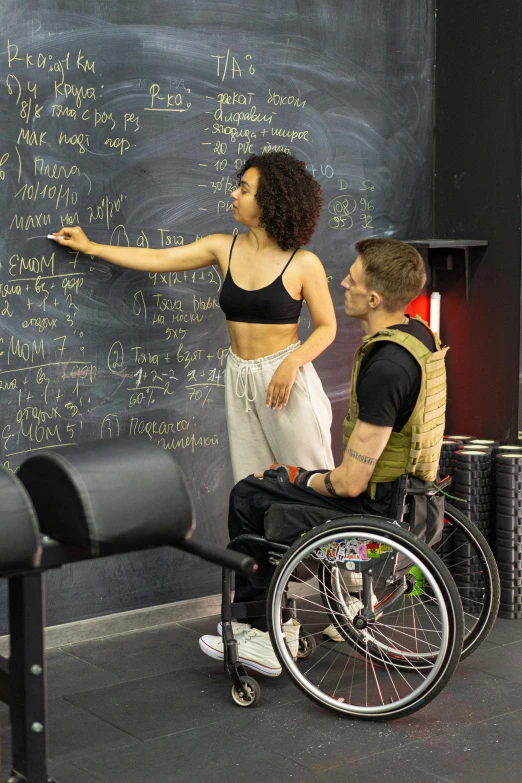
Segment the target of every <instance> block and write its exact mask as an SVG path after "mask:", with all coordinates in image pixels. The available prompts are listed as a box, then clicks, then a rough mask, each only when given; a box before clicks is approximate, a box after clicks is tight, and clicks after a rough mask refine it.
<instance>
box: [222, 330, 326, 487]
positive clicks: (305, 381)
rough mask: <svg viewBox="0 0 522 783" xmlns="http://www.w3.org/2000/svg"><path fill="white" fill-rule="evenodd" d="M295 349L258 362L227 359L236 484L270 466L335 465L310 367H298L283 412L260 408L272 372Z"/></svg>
mask: <svg viewBox="0 0 522 783" xmlns="http://www.w3.org/2000/svg"><path fill="white" fill-rule="evenodd" d="M299 345H300V343H295V344H294V345H291V346H289V347H288V348H285V349H284V350H283V351H278V352H277V353H274V354H271V355H270V356H264V357H263V358H262V359H248V360H247V359H240V358H239V356H236V355H235V354H234V353H232V352H230V354H229V356H228V359H227V366H226V373H225V404H226V410H227V424H228V435H229V441H230V453H231V457H232V471H233V474H234V481H235V482H238V481H239V480H240V479H242V478H245V477H246V476H249V475H250V474H251V473H257V472H260V471H263V470H266V469H267V468H268V467H270V465H271V464H273V463H274V462H282V463H286V464H287V465H299V466H300V467H302V468H306V469H308V470H316V469H319V468H328V469H331V468H333V467H334V461H333V456H332V447H331V435H330V426H331V423H332V409H331V406H330V402H329V400H328V397H327V396H326V394H325V392H324V389H323V386H322V383H321V381H320V378H319V376H318V375H317V372H316V371H315V369H314V367H313V365H312V364H311V363H310V364H305V365H304V366H303V367H300V368H299V369H298V371H297V375H296V379H295V383H294V385H293V387H292V390H291V392H290V397H289V400H288V404H287V406H286V407H285V408H281V409H280V410H279V409H276V410H272V408H267V407H266V404H265V403H266V391H265V390H266V388H267V386H268V384H269V383H270V380H271V378H272V376H273V374H274V372H275V370H276V369H277V367H278V366H279V365H280V364H281V362H282V361H283V359H284V358H285V357H286V356H288V354H289V353H291V352H292V351H295V350H296V348H298V347H299Z"/></svg>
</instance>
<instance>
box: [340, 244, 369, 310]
mask: <svg viewBox="0 0 522 783" xmlns="http://www.w3.org/2000/svg"><path fill="white" fill-rule="evenodd" d="M341 285H342V287H343V288H344V291H345V293H344V312H345V313H346V315H349V316H350V318H364V316H365V315H366V314H367V313H368V311H369V309H370V297H371V291H368V289H367V288H366V284H365V280H364V268H363V263H362V260H361V256H357V258H356V259H355V261H354V262H353V264H352V266H351V267H350V271H349V272H348V274H347V275H346V277H345V278H344V280H343V281H342V283H341Z"/></svg>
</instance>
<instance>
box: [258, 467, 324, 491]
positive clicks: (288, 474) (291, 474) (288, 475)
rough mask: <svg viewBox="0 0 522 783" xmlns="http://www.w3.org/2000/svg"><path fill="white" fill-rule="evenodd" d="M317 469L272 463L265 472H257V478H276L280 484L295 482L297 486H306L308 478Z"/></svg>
mask: <svg viewBox="0 0 522 783" xmlns="http://www.w3.org/2000/svg"><path fill="white" fill-rule="evenodd" d="M313 473H316V471H315V470H305V469H304V468H299V467H297V466H296V465H280V464H279V463H275V464H274V465H270V468H269V469H268V470H265V472H264V473H256V474H255V476H256V478H274V479H277V481H278V482H279V483H280V484H295V486H296V487H306V485H307V482H308V478H309V476H311V475H312V474H313Z"/></svg>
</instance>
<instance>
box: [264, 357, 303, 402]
mask: <svg viewBox="0 0 522 783" xmlns="http://www.w3.org/2000/svg"><path fill="white" fill-rule="evenodd" d="M299 366H300V365H299V363H298V362H297V361H296V360H295V358H294V357H293V356H292V354H290V356H287V357H286V359H283V361H282V362H281V364H280V365H279V367H278V368H277V370H276V371H275V373H274V374H273V375H272V380H271V381H270V383H269V384H268V387H267V388H266V389H265V391H266V407H267V408H272V410H275V409H276V408H279V409H281V408H282V407H283V406H284V405H286V404H287V403H288V398H289V397H290V392H291V390H292V386H293V385H294V382H295V376H296V375H297V370H298V369H299Z"/></svg>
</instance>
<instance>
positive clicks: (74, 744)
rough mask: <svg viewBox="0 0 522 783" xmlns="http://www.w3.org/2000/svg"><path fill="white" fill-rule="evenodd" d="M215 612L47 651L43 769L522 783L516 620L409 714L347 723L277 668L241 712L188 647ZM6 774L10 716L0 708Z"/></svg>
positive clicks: (202, 777)
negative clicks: (257, 699)
mask: <svg viewBox="0 0 522 783" xmlns="http://www.w3.org/2000/svg"><path fill="white" fill-rule="evenodd" d="M215 623H216V618H207V619H204V620H193V621H188V622H184V623H173V624H172V625H167V626H163V627H161V628H156V629H152V630H149V631H139V632H136V633H128V634H120V635H119V636H112V637H108V638H106V639H102V640H97V641H93V642H84V643H81V644H73V645H69V646H67V647H64V648H61V649H58V650H52V651H51V652H50V653H49V655H48V685H49V718H48V728H49V768H50V772H51V774H52V775H53V777H54V779H55V780H56V781H57V783H96V781H98V783H100V781H101V783H109V782H110V783H144V781H154V783H204V782H205V781H207V780H213V781H215V782H216V783H221V782H222V781H225V780H226V781H227V783H229V782H231V783H243V781H245V783H247V781H248V783H258V782H259V783H286V782H287V781H288V782H289V783H291V782H292V783H293V782H294V781H299V783H341V781H342V783H345V782H346V781H347V780H357V781H358V782H359V783H365V781H367V782H368V783H388V781H390V780H394V779H395V780H408V781H411V783H437V782H439V783H440V781H446V783H471V782H473V783H521V781H522V753H521V752H520V747H521V746H522V673H521V672H522V622H517V621H509V620H498V621H497V624H496V626H495V629H494V630H493V632H492V634H491V636H490V637H489V640H488V642H486V643H485V644H484V645H483V646H482V647H481V649H480V650H478V651H477V652H476V653H475V654H474V655H473V656H472V657H471V658H469V659H468V660H467V661H465V662H463V663H462V664H461V665H460V666H459V668H458V670H457V672H456V674H455V675H454V677H453V679H452V680H451V682H450V684H449V685H448V686H447V687H446V689H445V690H444V691H443V693H442V694H441V695H440V696H439V697H438V698H437V699H435V700H434V701H433V702H431V703H430V704H428V705H427V706H426V707H425V708H424V709H423V710H421V711H419V712H417V713H415V715H414V716H412V717H409V718H404V719H402V720H398V721H391V722H389V723H371V722H361V721H351V720H344V719H342V718H338V717H336V716H335V715H333V714H330V713H327V712H325V711H324V710H321V709H320V708H319V707H317V706H315V705H314V704H313V703H311V702H310V701H308V700H307V699H306V698H304V696H302V695H301V694H300V692H299V691H297V690H296V688H295V687H294V686H293V685H292V684H291V682H290V681H289V680H288V678H287V677H286V676H285V675H283V676H281V677H279V678H276V679H272V678H266V677H259V681H260V683H261V685H262V700H261V702H260V704H259V705H258V706H257V707H255V708H253V709H247V710H245V709H240V708H239V707H236V706H235V705H234V704H233V703H232V701H231V699H230V683H229V681H228V680H227V678H226V677H225V675H224V673H223V671H222V669H221V665H220V664H219V662H217V661H213V660H211V659H210V658H207V657H206V656H204V655H203V654H202V653H201V652H200V650H199V648H198V645H197V639H198V635H199V634H200V633H209V632H210V633H213V632H215V631H214V629H215ZM0 725H1V726H2V756H3V760H4V780H7V773H8V767H9V745H10V729H9V725H8V713H7V711H6V710H4V711H2V712H0Z"/></svg>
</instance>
